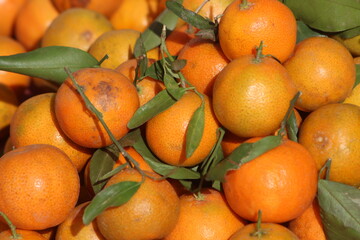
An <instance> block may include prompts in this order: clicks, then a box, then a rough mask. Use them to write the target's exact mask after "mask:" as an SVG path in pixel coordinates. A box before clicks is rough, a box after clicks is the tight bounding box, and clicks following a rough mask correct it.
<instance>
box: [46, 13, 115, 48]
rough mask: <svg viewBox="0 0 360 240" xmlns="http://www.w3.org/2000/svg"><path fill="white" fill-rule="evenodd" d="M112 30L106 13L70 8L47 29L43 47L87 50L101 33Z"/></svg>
mask: <svg viewBox="0 0 360 240" xmlns="http://www.w3.org/2000/svg"><path fill="white" fill-rule="evenodd" d="M110 30H113V26H112V25H111V23H110V21H109V20H108V19H107V18H106V17H105V16H104V15H102V14H100V13H98V12H95V11H93V10H89V9H85V8H70V9H68V10H66V11H64V12H62V13H60V14H59V15H58V16H57V17H56V18H55V19H54V20H53V21H52V23H51V24H50V26H49V27H48V28H47V29H46V31H45V33H44V35H43V37H42V39H41V47H47V46H66V47H75V48H79V49H81V50H84V51H87V50H88V49H89V47H90V46H91V44H92V43H93V42H94V41H95V40H96V39H97V38H98V37H99V36H100V35H101V34H103V33H105V32H107V31H110Z"/></svg>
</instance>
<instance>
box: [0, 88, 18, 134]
mask: <svg viewBox="0 0 360 240" xmlns="http://www.w3.org/2000/svg"><path fill="white" fill-rule="evenodd" d="M17 105H18V101H17V99H16V96H15V93H14V92H13V91H12V90H11V89H10V88H9V87H7V86H6V85H3V84H0V139H2V138H3V137H4V136H6V135H7V134H8V130H9V129H8V127H9V125H10V121H11V118H12V117H13V115H14V113H15V111H16V109H17Z"/></svg>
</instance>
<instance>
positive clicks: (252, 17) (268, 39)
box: [219, 0, 297, 62]
mask: <svg viewBox="0 0 360 240" xmlns="http://www.w3.org/2000/svg"><path fill="white" fill-rule="evenodd" d="M245 3H246V4H245ZM244 4H245V5H244ZM296 31H297V26H296V19H295V16H294V14H293V13H292V11H291V10H290V9H289V8H288V7H287V6H286V5H284V4H283V3H281V2H280V1H277V0H270V1H269V0H247V1H244V0H236V1H233V2H232V3H231V4H230V5H229V6H228V7H227V8H226V10H225V12H224V15H223V16H222V17H221V21H220V24H219V41H220V45H221V48H222V50H223V51H224V53H225V55H226V56H227V57H228V58H229V59H235V58H238V57H240V56H243V55H248V54H252V53H254V51H255V47H256V46H257V45H258V44H259V42H260V41H264V54H271V55H273V56H275V57H276V58H277V59H279V60H280V62H284V61H285V60H286V59H287V58H289V57H290V55H291V54H292V52H293V50H294V47H295V44H296Z"/></svg>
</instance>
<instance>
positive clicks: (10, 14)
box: [0, 0, 26, 37]
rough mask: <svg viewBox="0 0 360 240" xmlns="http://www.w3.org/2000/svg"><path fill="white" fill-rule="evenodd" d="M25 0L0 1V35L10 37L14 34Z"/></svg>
mask: <svg viewBox="0 0 360 240" xmlns="http://www.w3.org/2000/svg"><path fill="white" fill-rule="evenodd" d="M25 2H26V1H25V0H4V1H1V2H0V16H1V25H0V35H2V36H9V37H10V36H12V35H13V33H14V23H15V20H16V18H17V17H18V13H19V10H20V9H21V8H22V6H23V5H24V3H25Z"/></svg>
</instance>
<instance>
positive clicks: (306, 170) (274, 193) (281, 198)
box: [223, 138, 317, 223]
mask: <svg viewBox="0 0 360 240" xmlns="http://www.w3.org/2000/svg"><path fill="white" fill-rule="evenodd" d="M257 140H259V138H252V139H250V140H248V141H246V142H256V141H257ZM223 188H224V193H225V197H226V200H227V201H228V203H229V205H230V207H231V208H232V209H233V210H234V211H235V212H236V213H237V214H238V215H239V216H240V217H242V218H244V219H246V220H250V221H256V220H257V217H258V216H257V214H258V211H259V210H262V213H263V214H262V221H263V222H271V223H283V222H287V221H289V220H292V219H294V218H296V217H298V216H299V215H300V214H302V213H303V212H304V211H305V210H306V209H307V208H308V207H309V206H310V204H311V202H312V201H313V200H314V198H315V194H316V191H317V168H316V163H315V161H314V159H313V158H312V156H311V154H310V152H309V151H307V150H306V148H304V147H303V146H302V145H300V144H299V143H297V142H293V141H290V140H287V139H284V140H283V141H282V143H281V144H280V145H279V146H277V147H275V148H273V149H271V150H270V151H267V152H266V153H264V154H262V155H260V156H259V157H257V158H255V159H253V160H251V161H249V162H247V163H245V164H243V165H241V166H240V167H239V168H238V169H236V170H230V171H228V172H227V173H226V175H225V179H224V183H223Z"/></svg>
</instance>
